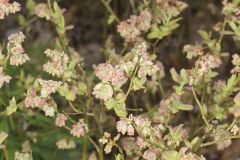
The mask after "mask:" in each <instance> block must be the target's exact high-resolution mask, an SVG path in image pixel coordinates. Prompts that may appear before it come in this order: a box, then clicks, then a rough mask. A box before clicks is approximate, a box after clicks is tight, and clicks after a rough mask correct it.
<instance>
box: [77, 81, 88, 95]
mask: <svg viewBox="0 0 240 160" xmlns="http://www.w3.org/2000/svg"><path fill="white" fill-rule="evenodd" d="M86 93H87V85H86V84H85V83H83V82H78V94H79V95H85V94H86Z"/></svg>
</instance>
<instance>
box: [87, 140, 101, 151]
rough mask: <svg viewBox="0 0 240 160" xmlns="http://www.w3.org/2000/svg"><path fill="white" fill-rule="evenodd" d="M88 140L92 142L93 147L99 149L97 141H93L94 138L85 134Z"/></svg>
mask: <svg viewBox="0 0 240 160" xmlns="http://www.w3.org/2000/svg"><path fill="white" fill-rule="evenodd" d="M87 138H88V140H89V141H90V142H91V143H92V145H93V146H94V148H95V149H96V150H97V152H99V151H100V148H99V147H98V145H97V143H96V142H94V140H93V139H92V138H91V137H90V136H87Z"/></svg>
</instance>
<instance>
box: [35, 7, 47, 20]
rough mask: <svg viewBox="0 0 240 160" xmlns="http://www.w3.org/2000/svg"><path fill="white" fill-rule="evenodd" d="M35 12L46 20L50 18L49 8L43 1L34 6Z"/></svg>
mask: <svg viewBox="0 0 240 160" xmlns="http://www.w3.org/2000/svg"><path fill="white" fill-rule="evenodd" d="M35 14H36V15H37V16H38V17H40V18H45V19H46V20H50V18H51V10H50V9H49V8H48V5H47V4H45V3H40V4H38V5H37V6H36V8H35Z"/></svg>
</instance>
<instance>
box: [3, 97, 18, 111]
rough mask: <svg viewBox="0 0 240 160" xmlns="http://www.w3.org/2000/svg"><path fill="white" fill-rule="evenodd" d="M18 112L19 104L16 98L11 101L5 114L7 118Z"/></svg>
mask: <svg viewBox="0 0 240 160" xmlns="http://www.w3.org/2000/svg"><path fill="white" fill-rule="evenodd" d="M16 110H17V104H16V100H15V97H13V98H12V100H11V101H10V104H9V106H8V107H7V108H6V110H5V114H6V115H7V116H10V115H11V114H13V113H14V112H16Z"/></svg>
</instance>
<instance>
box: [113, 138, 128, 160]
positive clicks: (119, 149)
mask: <svg viewBox="0 0 240 160" xmlns="http://www.w3.org/2000/svg"><path fill="white" fill-rule="evenodd" d="M114 146H115V147H117V149H118V151H119V152H120V154H121V155H122V156H121V158H122V160H125V158H124V154H123V150H122V148H121V147H119V145H118V144H117V143H115V142H114Z"/></svg>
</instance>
